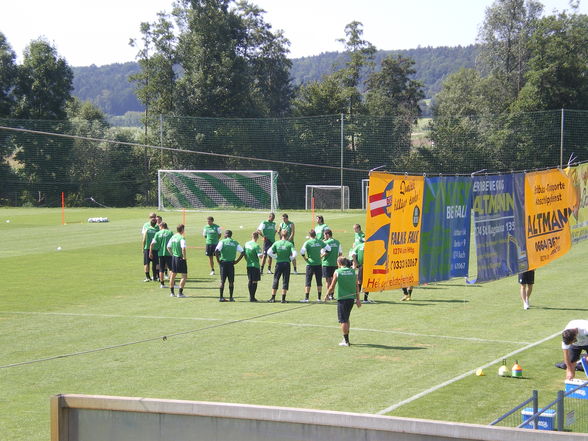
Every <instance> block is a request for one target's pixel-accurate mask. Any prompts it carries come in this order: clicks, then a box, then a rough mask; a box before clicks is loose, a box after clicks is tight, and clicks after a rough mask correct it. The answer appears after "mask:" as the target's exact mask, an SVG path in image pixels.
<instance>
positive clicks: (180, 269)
mask: <svg viewBox="0 0 588 441" xmlns="http://www.w3.org/2000/svg"><path fill="white" fill-rule="evenodd" d="M184 229H185V226H184V224H180V225H178V227H177V228H176V231H177V233H176V234H174V235H173V236H172V237H171V239H170V240H169V241H168V242H167V251H168V252H169V253H170V254H171V256H172V262H171V276H170V278H169V288H170V294H169V296H170V297H175V296H176V295H175V293H174V286H175V281H176V276H177V275H178V274H180V275H181V279H180V292H179V294H178V297H180V298H183V297H186V296H185V295H184V286H186V279H187V278H188V259H187V256H186V239H185V238H184Z"/></svg>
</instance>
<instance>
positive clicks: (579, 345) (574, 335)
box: [561, 320, 588, 380]
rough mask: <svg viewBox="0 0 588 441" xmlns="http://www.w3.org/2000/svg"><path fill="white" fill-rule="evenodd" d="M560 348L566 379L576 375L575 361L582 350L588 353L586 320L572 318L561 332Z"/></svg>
mask: <svg viewBox="0 0 588 441" xmlns="http://www.w3.org/2000/svg"><path fill="white" fill-rule="evenodd" d="M561 339H562V343H561V348H562V350H563V356H564V362H565V364H566V380H573V379H574V376H575V375H576V362H577V361H578V360H579V359H580V356H581V355H582V351H585V352H587V353H588V320H572V321H571V322H569V323H568V324H567V325H566V327H565V329H564V330H563V332H562V333H561Z"/></svg>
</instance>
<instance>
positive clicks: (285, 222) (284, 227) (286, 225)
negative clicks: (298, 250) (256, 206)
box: [278, 213, 298, 274]
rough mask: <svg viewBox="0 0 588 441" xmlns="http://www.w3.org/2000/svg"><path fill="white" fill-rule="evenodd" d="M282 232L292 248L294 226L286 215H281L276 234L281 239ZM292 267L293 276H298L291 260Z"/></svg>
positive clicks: (294, 263)
mask: <svg viewBox="0 0 588 441" xmlns="http://www.w3.org/2000/svg"><path fill="white" fill-rule="evenodd" d="M282 231H285V232H286V240H287V241H289V242H291V243H292V247H294V246H295V245H294V234H295V233H296V226H295V225H294V222H290V219H289V218H288V215H287V214H286V213H284V214H282V223H281V224H280V227H279V228H278V234H279V236H280V237H282ZM292 266H293V267H294V274H298V270H297V269H296V259H293V260H292Z"/></svg>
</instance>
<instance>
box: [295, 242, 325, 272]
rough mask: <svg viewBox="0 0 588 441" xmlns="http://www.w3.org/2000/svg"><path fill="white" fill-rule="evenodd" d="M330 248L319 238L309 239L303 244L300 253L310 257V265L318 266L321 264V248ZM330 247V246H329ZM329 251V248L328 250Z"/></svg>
mask: <svg viewBox="0 0 588 441" xmlns="http://www.w3.org/2000/svg"><path fill="white" fill-rule="evenodd" d="M325 247H326V248H329V246H328V245H326V244H325V243H324V242H323V241H322V240H319V239H316V238H315V239H309V240H307V241H306V242H304V244H303V245H302V248H301V249H300V254H302V255H303V256H306V258H307V259H308V262H307V263H308V265H310V266H318V265H321V263H322V262H321V250H322V249H323V248H325ZM329 249H330V248H329ZM326 251H328V249H327V250H326Z"/></svg>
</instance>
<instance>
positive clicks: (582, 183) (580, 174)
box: [566, 163, 588, 243]
mask: <svg viewBox="0 0 588 441" xmlns="http://www.w3.org/2000/svg"><path fill="white" fill-rule="evenodd" d="M566 174H567V175H568V176H569V177H570V180H571V183H572V192H573V193H574V196H573V197H574V200H575V201H576V203H575V204H574V205H573V206H572V216H571V217H570V227H571V229H572V243H578V242H581V241H583V240H585V239H588V163H585V164H580V165H578V166H576V167H569V168H567V169H566Z"/></svg>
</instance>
